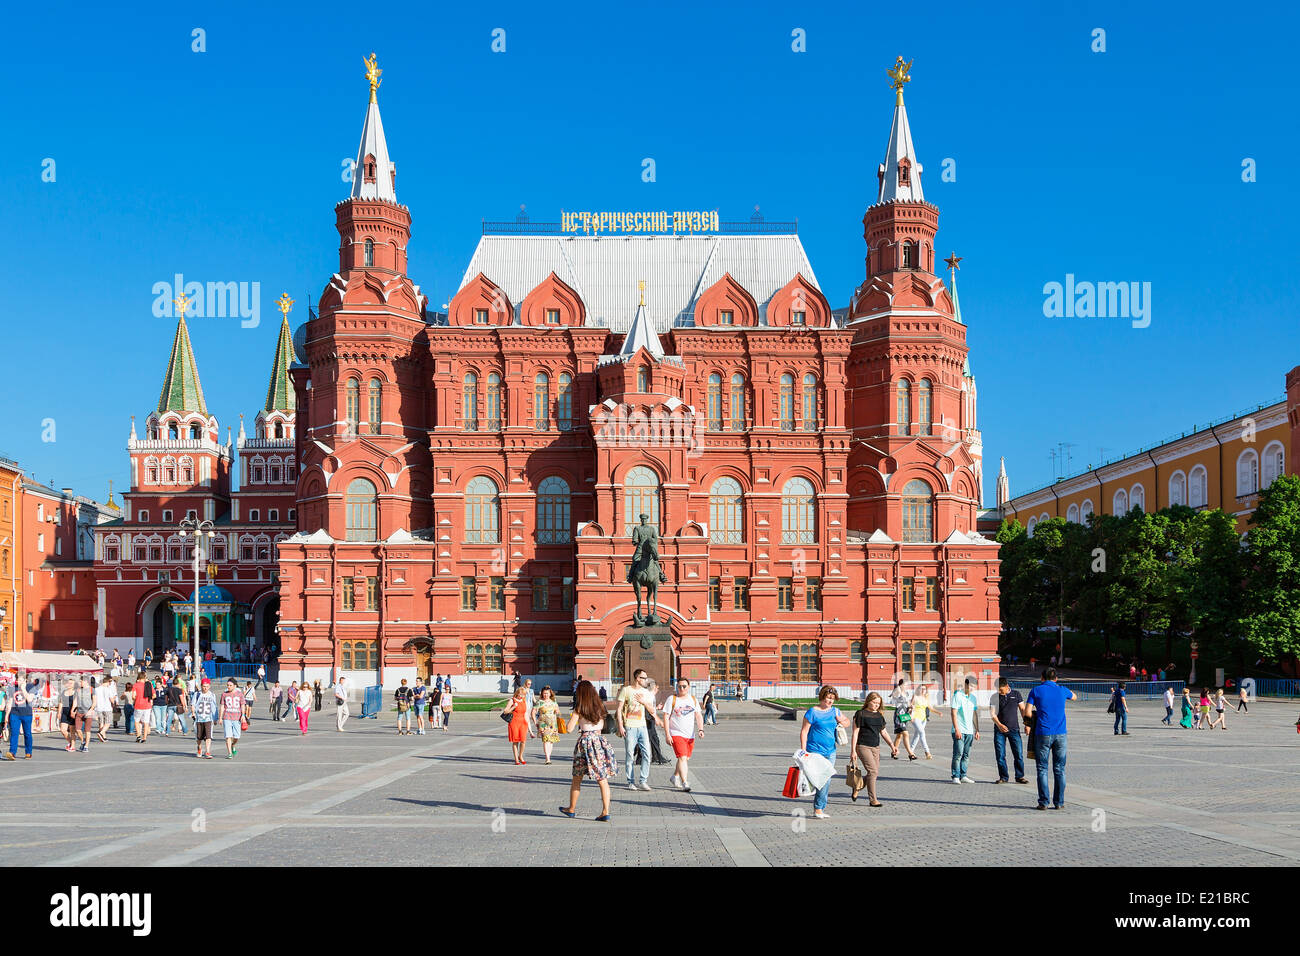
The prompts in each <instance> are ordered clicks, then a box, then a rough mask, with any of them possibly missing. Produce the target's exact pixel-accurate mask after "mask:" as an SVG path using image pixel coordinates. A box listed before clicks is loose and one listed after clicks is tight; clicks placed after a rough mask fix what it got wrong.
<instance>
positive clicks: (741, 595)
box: [732, 578, 749, 611]
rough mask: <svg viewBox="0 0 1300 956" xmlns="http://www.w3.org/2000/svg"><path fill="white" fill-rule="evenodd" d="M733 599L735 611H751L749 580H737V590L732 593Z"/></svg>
mask: <svg viewBox="0 0 1300 956" xmlns="http://www.w3.org/2000/svg"><path fill="white" fill-rule="evenodd" d="M732 599H733V601H732V606H733V608H734V610H737V611H748V610H749V578H736V585H735V589H734V590H733V591H732Z"/></svg>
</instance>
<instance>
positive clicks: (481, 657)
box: [465, 644, 504, 674]
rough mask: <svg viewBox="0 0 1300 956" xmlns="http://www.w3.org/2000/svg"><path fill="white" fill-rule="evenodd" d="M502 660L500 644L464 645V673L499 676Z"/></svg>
mask: <svg viewBox="0 0 1300 956" xmlns="http://www.w3.org/2000/svg"><path fill="white" fill-rule="evenodd" d="M503 659H504V655H503V654H502V649H501V645H500V644H466V645H465V673H467V674H500V673H501V663H502V661H503Z"/></svg>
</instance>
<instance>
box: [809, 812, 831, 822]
mask: <svg viewBox="0 0 1300 956" xmlns="http://www.w3.org/2000/svg"><path fill="white" fill-rule="evenodd" d="M813 817H814V818H815V819H817V820H828V819H830V814H829V813H827V812H826V811H825V810H814V811H813Z"/></svg>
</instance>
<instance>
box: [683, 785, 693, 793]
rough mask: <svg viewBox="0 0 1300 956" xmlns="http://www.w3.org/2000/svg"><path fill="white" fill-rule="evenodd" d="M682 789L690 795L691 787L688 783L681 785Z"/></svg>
mask: <svg viewBox="0 0 1300 956" xmlns="http://www.w3.org/2000/svg"><path fill="white" fill-rule="evenodd" d="M682 789H683V790H685V791H686V792H687V793H690V792H691V785H690V784H689V783H684V784H682Z"/></svg>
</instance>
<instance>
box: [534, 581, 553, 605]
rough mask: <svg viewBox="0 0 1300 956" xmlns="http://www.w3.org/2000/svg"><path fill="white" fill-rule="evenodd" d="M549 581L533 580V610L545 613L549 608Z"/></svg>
mask: <svg viewBox="0 0 1300 956" xmlns="http://www.w3.org/2000/svg"><path fill="white" fill-rule="evenodd" d="M550 591H551V579H550V578H533V610H534V611H545V610H548V609H549V608H550V602H551V594H550Z"/></svg>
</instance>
